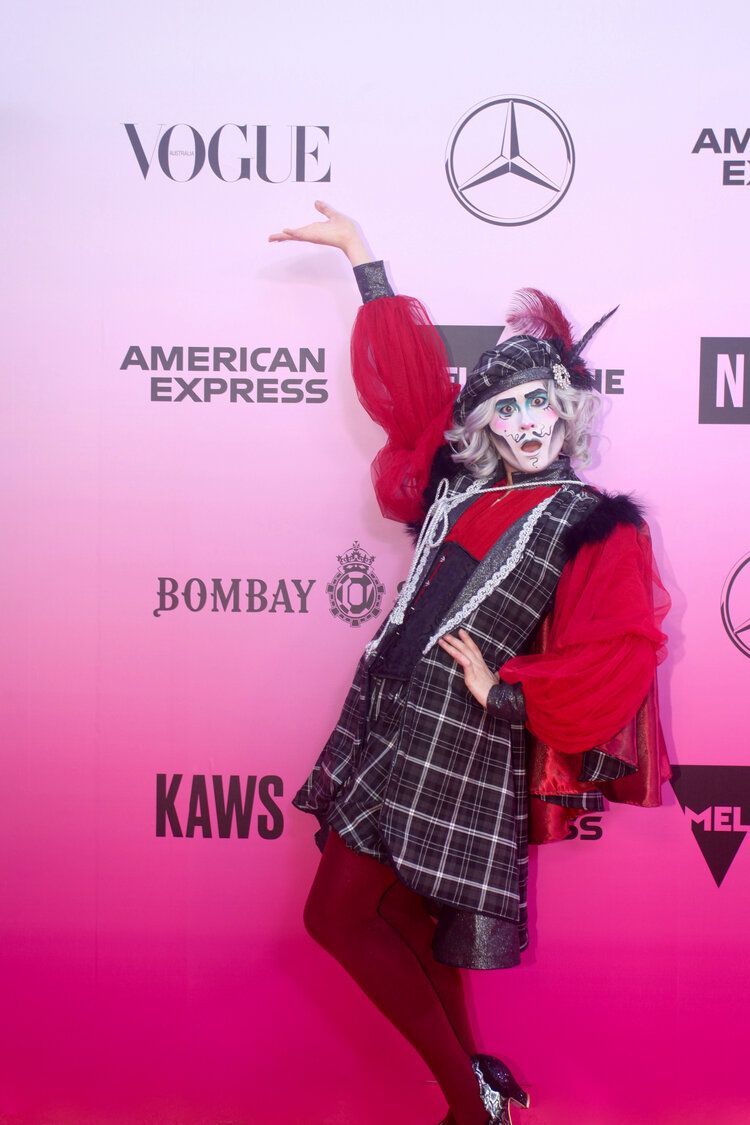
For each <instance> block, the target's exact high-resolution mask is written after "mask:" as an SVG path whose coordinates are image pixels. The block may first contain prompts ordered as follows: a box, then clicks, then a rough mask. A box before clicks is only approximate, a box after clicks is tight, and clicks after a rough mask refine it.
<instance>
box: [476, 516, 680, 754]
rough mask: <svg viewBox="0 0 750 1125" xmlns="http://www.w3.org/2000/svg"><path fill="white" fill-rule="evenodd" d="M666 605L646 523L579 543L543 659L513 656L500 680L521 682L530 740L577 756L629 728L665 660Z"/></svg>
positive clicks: (625, 526) (557, 598) (562, 583)
mask: <svg viewBox="0 0 750 1125" xmlns="http://www.w3.org/2000/svg"><path fill="white" fill-rule="evenodd" d="M670 605H671V599H670V597H669V594H668V593H667V591H666V589H665V588H664V586H663V584H662V582H661V579H660V577H659V573H658V570H657V567H656V562H655V560H654V557H653V553H652V550H651V537H650V534H649V530H648V526H647V525H646V524H645V523H643V524H641V526H640V527H639V528H635V527H634V526H633V525H632V524H618V525H617V526H616V527H615V529H614V531H612V533H611V534H610V535H609V536H608V537H607V538H606V539H605V540H603V541H602V542H600V543H588V544H586V545H584V546H583V547H582V548H581V549H580V550H579V552H578V553H577V555H576V556H575V558H573V559H572V560H571V561H570V562H569V563H567V565H566V566H565V568H564V570H563V572H562V575H561V577H560V582H559V583H558V587H557V591H556V594H555V604H554V609H553V613H552V619H551V626H550V634H549V644H548V646H547V649H546V651H545V652H544V653H543V654H540V655H536V656H533V655H530V656H516V657H514V658H513V659H512V660H508V661H507V662H506V663H505V664H504V665H503V666H502V668H501V669H500V671H499V673H498V675H499V677H500V679H501V680H504V681H506V682H507V683H521V685H522V687H523V693H524V698H525V701H526V714H527V726H528V728H529V730H530V731H531V732H532V734H534V735H535V736H536V737H537V738H538V739H540V740H541V741H542V742H544V743H546V744H547V746H549V747H550V748H551V749H553V750H557V751H560V752H562V753H579V752H581V751H583V750H588V749H592V748H594V747H597V746H599V745H601V744H602V743H605V742H607V741H608V740H609V739H611V738H612V737H613V736H614V735H615V734H617V733H618V731H620V730H621V729H622V728H623V727H624V726H625V725H626V723H628V722H630V720H631V719H632V718H633V716H634V715H635V714H636V712H637V711H638V708H639V707H640V705H641V703H642V702H643V700H644V698H645V697H646V694H647V692H648V690H649V687H650V686H651V684H652V681H653V677H654V673H655V669H656V666H657V664H659V663H661V661H662V660H663V659H664V657H665V656H666V640H667V638H666V636H665V634H664V633H663V632H662V631H661V627H660V626H661V622H662V620H663V618H664V616H665V614H666V613H667V612H668V610H669V608H670Z"/></svg>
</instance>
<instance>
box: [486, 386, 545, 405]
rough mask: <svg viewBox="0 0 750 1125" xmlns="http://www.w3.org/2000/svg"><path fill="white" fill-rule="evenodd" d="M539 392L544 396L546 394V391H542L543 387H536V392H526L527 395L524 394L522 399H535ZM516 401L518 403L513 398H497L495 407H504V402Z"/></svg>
mask: <svg viewBox="0 0 750 1125" xmlns="http://www.w3.org/2000/svg"><path fill="white" fill-rule="evenodd" d="M540 392H541V394H543V395H546V394H547V392H546V390H545V389H544V387H537V388H536V390H534V391H528V392H527V393H526V394H525V395H524V396H523V397H524V398H536V396H537V395H538V394H539V393H540ZM517 401H518V400H517V399H515V398H499V399H498V400H497V403H496V405H497V406H505V404H506V402H517Z"/></svg>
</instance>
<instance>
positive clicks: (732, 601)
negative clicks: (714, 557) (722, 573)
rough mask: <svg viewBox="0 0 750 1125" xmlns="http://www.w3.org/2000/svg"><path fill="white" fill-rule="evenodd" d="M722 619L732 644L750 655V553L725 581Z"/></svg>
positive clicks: (746, 654)
mask: <svg viewBox="0 0 750 1125" xmlns="http://www.w3.org/2000/svg"><path fill="white" fill-rule="evenodd" d="M721 620H722V623H723V625H724V628H725V629H726V631H727V636H728V637H729V639H730V641H731V642H732V644H733V645H736V646H737V648H738V649H739V650H740V652H742V653H744V654H745V656H750V555H745V557H744V559H740V561H739V562H738V563H737V565H736V566H733V567H732V569H731V571H730V572H729V576H728V578H727V580H726V582H725V583H724V589H723V590H722V591H721Z"/></svg>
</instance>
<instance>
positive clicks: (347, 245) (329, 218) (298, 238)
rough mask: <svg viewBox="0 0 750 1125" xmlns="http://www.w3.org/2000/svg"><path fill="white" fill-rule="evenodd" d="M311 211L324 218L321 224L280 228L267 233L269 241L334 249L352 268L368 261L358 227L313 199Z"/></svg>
mask: <svg viewBox="0 0 750 1125" xmlns="http://www.w3.org/2000/svg"><path fill="white" fill-rule="evenodd" d="M315 209H316V211H320V213H321V215H325V219H326V221H325V222H319V223H308V224H307V226H305V227H283V229H282V230H281V231H279V232H278V233H277V234H269V236H268V241H269V242H313V243H315V244H316V245H318V246H336V247H338V249H339V250H343V252H344V253H345V254H346V256H347V258H348V259H349V261H350V262H351V264H352V265H353V266H358V265H361V264H362V262H371V261H372V260H373V254H372V251H371V250H370V247H369V246H368V245H367V242H366V240H365V237H364V235H363V234H362V232H361V230H360V229H359V226H358V225H357V223H356V222H355V221H354V219H350V218H349V216H348V215H344V214H343V212H341V211H336V210H334V208H333V207H329V206H328V204H327V203H324V202H323V201H322V199H316V200H315Z"/></svg>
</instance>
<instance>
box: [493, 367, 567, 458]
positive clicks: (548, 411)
mask: <svg viewBox="0 0 750 1125" xmlns="http://www.w3.org/2000/svg"><path fill="white" fill-rule="evenodd" d="M489 428H490V429H491V430H492V432H493V433H494V434H496V435H497V437H498V438H499V442H498V446H499V452H500V456H501V457H502V459H503V461H504V462H505V464H506V466H508V467H509V468H511V469H520V470H521V471H522V472H524V473H539V472H541V471H542V469H546V468H547V466H548V465H549V464H550V463H551V462H552V461H554V460H555V458H556V457H557V455H558V454H559V452H560V450H561V449H562V444H563V442H564V440H565V423H564V422H563V420H562V419H561V418H560V415H559V414H558V413H557V411H556V410H555V409H554V407H552V406H550V404H549V394H548V390H547V380H546V379H537V380H534V381H533V382H531V383H521V384H520V385H519V386H517V387H511V389H510V390H508V391H504V392H503V394H502V395H501V396H500V398H499V399H498V400H497V402H496V403H495V413H494V414H493V416H492V420H491V421H490V423H489Z"/></svg>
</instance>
